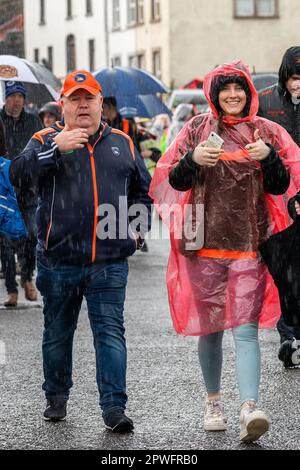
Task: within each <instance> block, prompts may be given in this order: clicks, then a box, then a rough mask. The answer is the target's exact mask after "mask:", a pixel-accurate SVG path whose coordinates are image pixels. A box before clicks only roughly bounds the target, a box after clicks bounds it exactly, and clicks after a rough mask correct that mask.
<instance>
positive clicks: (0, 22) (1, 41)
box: [0, 0, 25, 57]
mask: <svg viewBox="0 0 300 470" xmlns="http://www.w3.org/2000/svg"><path fill="white" fill-rule="evenodd" d="M0 54H5V55H16V56H18V57H24V54H25V48H24V18H23V0H0Z"/></svg>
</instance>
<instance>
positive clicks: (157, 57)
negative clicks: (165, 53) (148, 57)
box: [153, 51, 162, 79]
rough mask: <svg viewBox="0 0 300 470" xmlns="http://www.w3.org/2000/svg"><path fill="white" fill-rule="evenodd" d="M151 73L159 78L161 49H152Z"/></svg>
mask: <svg viewBox="0 0 300 470" xmlns="http://www.w3.org/2000/svg"><path fill="white" fill-rule="evenodd" d="M153 74H154V75H155V76H156V77H157V78H159V79H161V76H162V74H161V51H153Z"/></svg>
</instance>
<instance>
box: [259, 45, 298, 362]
mask: <svg viewBox="0 0 300 470" xmlns="http://www.w3.org/2000/svg"><path fill="white" fill-rule="evenodd" d="M259 104H260V107H259V113H258V114H259V115H260V116H262V117H265V118H267V119H270V120H271V121H274V122H277V123H278V124H280V125H281V126H282V127H284V128H285V129H286V130H287V131H288V133H289V134H290V136H291V137H292V138H293V140H294V141H295V142H296V144H297V145H298V146H300V106H299V104H300V47H299V46H298V47H290V48H289V49H288V50H287V51H286V52H285V54H284V56H283V59H282V63H281V66H280V69H279V81H278V84H276V85H273V86H271V87H269V88H266V89H265V90H262V91H261V92H260V94H259ZM277 328H278V332H279V335H280V342H281V347H280V350H279V359H280V360H282V361H283V362H284V364H285V366H287V364H290V366H291V367H293V364H292V361H291V357H292V355H293V354H294V346H293V345H294V344H295V340H300V330H299V329H298V330H295V329H294V328H292V327H288V326H287V325H286V323H285V321H284V318H283V316H282V317H281V318H280V320H279V322H278V325H277Z"/></svg>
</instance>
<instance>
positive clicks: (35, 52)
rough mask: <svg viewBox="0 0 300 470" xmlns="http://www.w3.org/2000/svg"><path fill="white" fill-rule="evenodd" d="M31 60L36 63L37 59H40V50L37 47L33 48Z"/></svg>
mask: <svg viewBox="0 0 300 470" xmlns="http://www.w3.org/2000/svg"><path fill="white" fill-rule="evenodd" d="M33 60H34V62H36V63H37V64H38V63H39V61H40V50H39V49H34V50H33Z"/></svg>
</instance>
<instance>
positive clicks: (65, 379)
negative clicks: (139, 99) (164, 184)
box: [10, 70, 151, 432]
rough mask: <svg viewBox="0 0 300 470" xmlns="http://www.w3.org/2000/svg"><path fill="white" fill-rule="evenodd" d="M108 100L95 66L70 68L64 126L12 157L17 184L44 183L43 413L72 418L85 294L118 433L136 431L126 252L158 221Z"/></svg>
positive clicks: (103, 401) (109, 417)
mask: <svg viewBox="0 0 300 470" xmlns="http://www.w3.org/2000/svg"><path fill="white" fill-rule="evenodd" d="M102 103H103V97H102V90H101V86H100V85H99V83H98V82H97V81H96V80H95V78H94V77H93V76H92V75H91V74H89V73H88V72H86V71H84V70H82V71H76V72H73V73H72V74H70V75H69V76H68V77H67V78H66V80H65V82H64V85H63V88H62V92H61V104H62V107H63V114H64V123H65V127H63V126H62V125H61V124H60V123H57V124H56V125H54V126H53V127H52V128H48V129H45V130H44V131H41V132H38V133H37V134H35V135H34V136H33V138H32V139H31V141H30V142H29V144H28V145H27V147H26V149H25V150H24V151H23V152H22V153H21V154H20V156H19V157H18V158H16V159H15V160H14V161H13V162H12V166H11V172H10V177H11V181H12V183H13V184H14V185H15V186H17V187H21V188H22V187H26V185H29V184H30V183H31V182H32V181H35V183H36V184H37V186H38V196H39V205H38V209H37V225H38V248H37V253H38V256H37V259H38V277H37V287H38V289H39V290H40V292H41V295H42V296H43V299H44V336H43V362H44V375H45V382H44V384H43V390H44V391H45V394H46V399H47V408H46V410H45V413H44V417H45V419H46V420H52V421H57V420H62V419H64V418H65V417H66V404H67V400H68V398H69V390H70V388H71V387H72V344H73V336H74V332H75V329H76V324H77V319H78V315H79V311H80V307H81V303H82V299H83V296H85V298H86V301H87V306H88V314H89V318H90V322H91V327H92V331H93V335H94V345H95V350H96V366H97V383H98V388H99V393H100V406H101V408H102V412H103V419H104V422H105V425H106V427H107V428H108V429H110V430H112V431H114V432H130V431H132V429H133V423H132V421H131V419H130V418H128V417H127V416H126V415H125V414H124V411H125V407H126V402H127V395H126V342H125V336H124V334H125V330H124V318H123V310H124V301H125V289H126V283H127V274H128V263H127V258H128V257H129V256H131V255H132V254H133V253H134V252H135V251H136V249H137V248H138V247H139V244H140V243H141V239H143V236H144V235H145V233H146V232H147V231H148V230H149V229H150V223H151V199H150V198H149V196H148V189H149V184H150V177H149V175H148V172H147V170H146V168H145V165H144V163H143V161H142V159H141V157H140V156H139V154H138V152H137V151H136V149H135V147H134V144H133V143H132V141H131V139H130V138H129V137H128V136H127V135H125V134H124V133H123V132H121V131H119V130H115V129H112V128H110V127H109V126H108V125H107V124H105V123H103V122H102V120H101V110H102ZM135 205H137V206H135ZM134 207H137V210H136V211H134V212H131V210H132V208H134ZM137 215H138V217H136V216H137Z"/></svg>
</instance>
